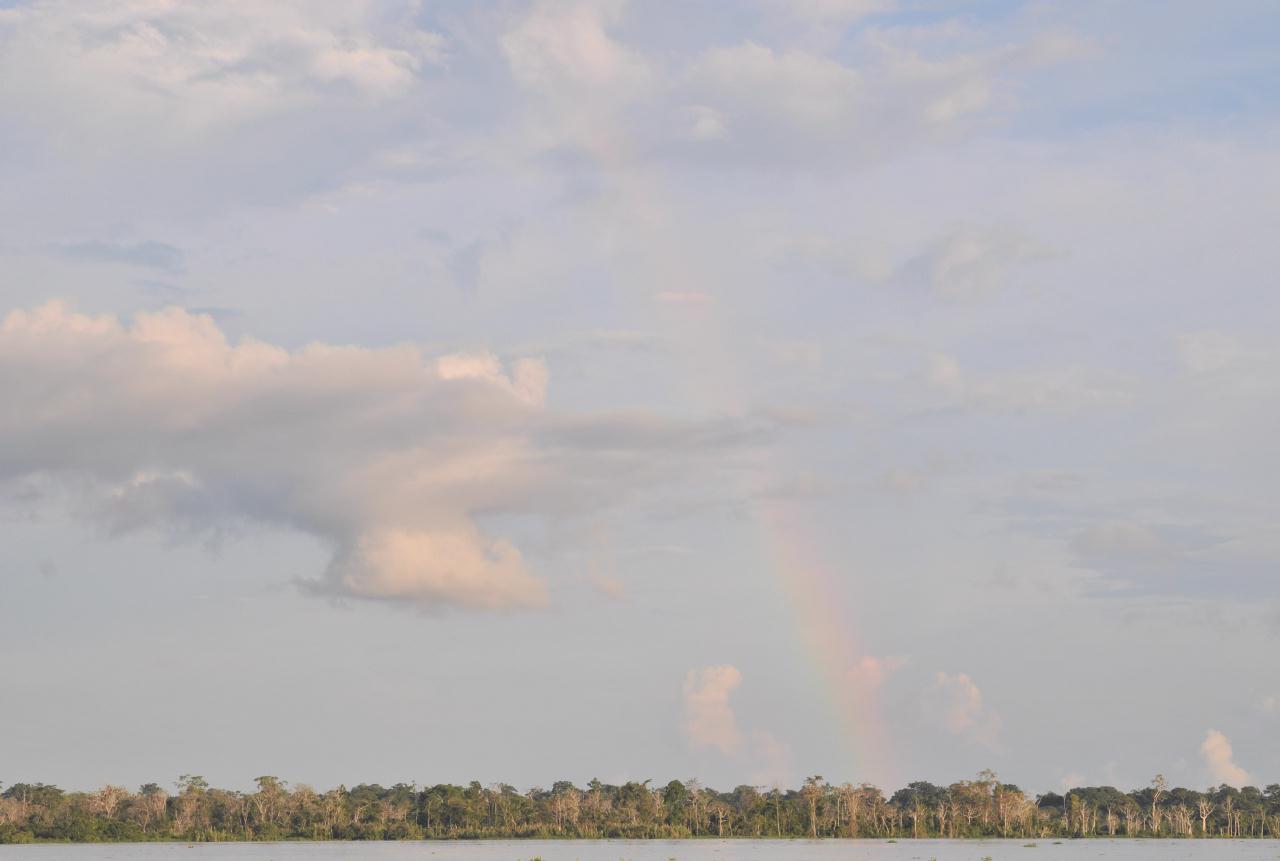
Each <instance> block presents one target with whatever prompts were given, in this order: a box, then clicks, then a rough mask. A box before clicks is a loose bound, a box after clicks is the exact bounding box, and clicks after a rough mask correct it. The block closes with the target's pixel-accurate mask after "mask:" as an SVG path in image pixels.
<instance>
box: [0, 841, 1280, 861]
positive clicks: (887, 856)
mask: <svg viewBox="0 0 1280 861" xmlns="http://www.w3.org/2000/svg"><path fill="white" fill-rule="evenodd" d="M1030 842H1032V841H1026V840H904V841H902V842H900V843H888V842H886V841H883V840H641V841H632V840H478V841H466V842H441V841H437V842H427V843H418V842H410V841H403V842H395V843H343V842H337V841H334V842H327V843H205V844H196V845H187V844H185V843H126V844H112V845H103V844H79V845H59V844H44V845H38V846H0V861H14V859H32V861H124V859H140V861H169V859H184V861H291V859H296V861H301V859H311V858H316V859H326V858H334V859H344V861H345V859H365V858H367V859H370V861H405V859H421V861H531V859H535V858H541V859H542V861H983V859H986V858H990V859H991V861H1085V859H1090V860H1091V859H1098V858H1101V859H1107V861H1181V859H1188V861H1228V859H1230V861H1280V840H1074V841H1071V840H1068V841H1063V842H1061V843H1055V842H1054V841H1052V840H1036V841H1034V843H1035V845H1034V846H1028V845H1026V844H1027V843H1030Z"/></svg>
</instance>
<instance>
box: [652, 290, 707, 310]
mask: <svg viewBox="0 0 1280 861" xmlns="http://www.w3.org/2000/svg"><path fill="white" fill-rule="evenodd" d="M653 298H654V300H655V301H657V302H658V303H660V304H662V305H683V306H687V307H694V308H702V307H706V306H708V305H712V304H714V303H715V297H714V296H712V295H711V294H709V293H699V292H696V291H693V292H679V291H674V290H664V291H662V292H660V293H655V294H654V295H653Z"/></svg>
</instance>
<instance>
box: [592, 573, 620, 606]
mask: <svg viewBox="0 0 1280 861" xmlns="http://www.w3.org/2000/svg"><path fill="white" fill-rule="evenodd" d="M588 580H589V581H590V583H591V585H592V586H594V587H595V589H596V591H597V592H599V593H600V594H601V595H603V596H605V597H606V598H609V599H610V600H613V601H626V600H627V584H626V583H624V582H623V581H621V580H619V579H618V578H617V577H610V576H609V575H607V574H591V575H590V576H589V577H588Z"/></svg>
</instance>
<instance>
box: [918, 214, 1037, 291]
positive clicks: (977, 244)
mask: <svg viewBox="0 0 1280 861" xmlns="http://www.w3.org/2000/svg"><path fill="white" fill-rule="evenodd" d="M1053 256H1054V253H1053V251H1052V249H1050V248H1049V247H1048V246H1046V245H1044V244H1042V243H1040V242H1038V241H1036V240H1035V239H1032V238H1031V237H1029V236H1027V235H1025V234H1023V233H1020V232H1018V231H1016V230H1011V229H1008V228H1000V227H979V226H977V225H972V224H966V225H961V226H959V227H956V228H954V229H952V230H950V231H949V232H947V233H945V234H943V235H942V236H940V237H937V238H936V239H934V240H933V241H932V242H931V243H929V245H928V247H926V249H925V250H924V251H923V252H921V253H920V254H918V255H917V256H915V257H913V258H912V259H910V260H908V261H907V262H906V263H904V264H903V266H902V268H901V269H900V270H899V272H898V273H897V275H896V276H895V279H896V280H902V281H905V282H908V283H923V284H925V285H927V286H928V287H929V288H930V289H931V290H932V291H933V292H934V293H936V294H937V295H939V296H943V297H946V298H950V299H978V298H983V297H986V296H991V295H994V294H995V293H998V292H1000V291H1001V290H1004V289H1005V288H1006V287H1008V286H1009V282H1010V280H1011V273H1013V272H1015V271H1017V269H1018V267H1020V266H1022V265H1025V264H1027V263H1033V262H1038V261H1044V260H1049V259H1052V257H1053Z"/></svg>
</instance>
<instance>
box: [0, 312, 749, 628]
mask: <svg viewBox="0 0 1280 861" xmlns="http://www.w3.org/2000/svg"><path fill="white" fill-rule="evenodd" d="M546 385H547V372H546V368H545V367H544V365H543V364H542V363H541V362H540V361H538V360H536V359H521V360H519V361H515V362H512V363H508V364H504V363H503V362H502V361H500V360H499V359H498V358H497V357H495V356H492V355H488V354H472V355H467V354H457V355H446V356H440V357H436V358H430V357H427V356H425V355H423V353H422V352H421V351H420V350H419V349H418V348H416V347H413V346H397V347H388V348H382V349H363V348H358V347H341V346H330V345H325V344H312V345H309V346H306V347H303V348H301V349H298V350H294V351H288V350H284V349H281V348H279V347H276V346H273V345H270V344H265V343H262V342H259V341H253V340H244V341H242V342H240V343H238V344H231V343H229V342H228V341H227V339H226V338H225V336H224V335H223V333H222V332H221V331H220V330H219V329H218V327H217V326H216V325H215V323H214V322H213V320H212V319H210V318H209V317H205V316H198V315H193V314H190V313H188V312H185V311H182V310H179V309H168V310H165V311H162V312H158V313H149V314H140V315H139V316H138V317H137V318H136V320H135V321H134V322H133V323H132V325H126V324H124V323H122V322H120V321H119V320H117V319H116V318H114V317H110V316H102V317H91V316H87V315H83V314H77V313H74V312H72V311H70V310H68V309H67V308H66V307H65V306H63V305H60V304H56V303H55V304H49V305H45V306H42V307H40V308H37V309H35V310H32V311H14V312H11V313H9V314H8V315H7V316H5V317H4V318H3V322H0V392H3V394H4V397H5V400H6V409H5V411H4V414H3V416H2V417H0V482H5V481H8V482H19V481H21V482H27V483H28V484H29V485H33V486H36V485H38V486H40V487H43V488H44V491H45V492H46V493H50V494H52V493H62V494H65V495H67V496H69V497H71V499H72V502H73V504H74V505H75V506H76V507H77V509H78V510H80V511H81V512H83V513H84V514H85V515H86V516H88V517H90V518H92V519H93V520H94V521H96V522H98V523H100V524H102V525H104V526H105V527H106V528H107V529H109V530H112V531H127V530H131V529H141V528H151V527H160V528H175V527H176V528H185V529H189V530H191V531H193V532H199V531H204V530H208V529H212V528H215V527H217V526H219V525H227V524H240V523H246V522H248V523H263V524H269V525H275V526H283V527H287V528H293V529H299V530H302V531H304V532H307V533H310V534H312V535H315V536H317V537H318V538H320V539H321V540H323V541H324V542H325V543H326V544H328V545H329V546H331V547H332V548H333V552H334V555H333V558H332V560H331V562H330V564H329V565H328V567H327V569H326V570H325V571H324V572H323V574H322V575H320V576H318V577H316V578H314V579H312V580H311V581H309V583H308V584H307V585H308V587H309V589H311V590H312V591H317V592H324V593H329V594H333V595H338V596H347V597H353V598H365V599H377V600H385V601H394V602H400V603H408V604H412V605H416V606H418V607H423V608H436V607H462V608H473V609H486V610H496V609H506V608H518V607H539V606H542V605H545V604H546V603H547V601H548V593H547V587H546V584H545V582H544V580H543V579H542V578H541V577H539V576H537V575H536V574H535V573H533V572H532V571H531V570H530V569H529V566H528V564H527V562H526V560H525V558H524V556H523V555H522V553H521V552H520V550H519V549H518V548H517V547H516V546H515V544H514V543H513V542H512V541H511V540H509V539H507V538H504V537H502V536H495V535H491V534H489V533H488V532H487V531H486V529H485V528H484V527H483V524H482V521H483V518H484V516H485V515H486V514H491V513H497V512H510V513H516V514H521V513H526V514H530V513H532V514H537V513H542V512H546V511H547V510H554V509H557V508H558V509H560V510H569V509H572V508H573V506H574V504H575V503H574V502H573V496H574V494H581V495H582V500H583V503H582V504H584V505H585V500H586V499H588V498H589V499H591V500H592V502H591V503H590V504H591V505H592V506H595V505H601V504H606V503H607V502H608V500H609V499H610V495H611V494H614V493H618V492H621V488H620V486H619V485H615V484H614V479H615V478H616V477H617V475H616V474H615V473H611V472H609V471H608V470H609V469H617V470H619V471H620V472H624V473H627V474H628V475H629V476H630V477H629V478H628V479H627V480H628V481H629V482H630V484H629V485H628V486H629V487H632V488H634V487H636V486H637V485H636V481H637V480H639V481H641V482H643V481H644V479H643V478H642V477H640V476H642V474H643V472H644V470H643V469H639V470H637V467H639V466H640V459H638V458H635V457H634V456H635V455H637V454H638V453H639V452H640V451H641V450H642V449H646V448H648V447H649V446H650V445H651V444H657V445H662V446H664V447H665V448H666V449H667V450H668V451H670V452H671V453H672V454H673V455H674V457H675V458H676V459H677V460H678V459H679V452H680V451H682V450H686V451H687V450H691V448H696V447H698V446H699V444H698V443H696V442H690V440H696V439H697V438H698V437H699V435H700V434H699V431H698V429H697V427H696V423H690V422H684V423H680V424H678V425H677V426H676V429H675V430H674V431H673V430H672V429H671V427H670V425H669V424H668V423H667V422H665V421H664V420H661V419H658V418H654V417H648V416H644V415H635V416H612V417H611V416H602V417H591V416H586V417H581V416H579V417H573V416H560V415H557V414H554V413H552V412H551V411H550V410H548V409H547V407H546V405H545V403H544V394H545V390H546ZM717 421H718V422H719V423H718V424H717V426H716V427H717V431H716V432H717V433H718V434H720V435H719V436H717V437H716V438H717V439H719V440H720V441H721V444H726V445H729V446H730V447H732V446H733V445H734V442H733V439H735V438H736V439H744V437H742V436H738V435H736V434H735V433H734V432H733V431H732V430H731V429H729V428H727V427H725V426H724V425H723V420H717ZM584 422H588V423H590V425H591V433H589V434H585V435H584V434H583V433H582V430H581V429H582V425H583V423H584ZM637 423H639V424H640V426H641V428H642V429H641V431H640V432H639V433H637V432H636V427H635V425H636V424H637ZM726 432H727V433H728V435H727V436H725V435H724V434H725V433H726ZM703 451H704V452H705V451H706V450H705V449H703ZM593 452H604V453H605V454H604V455H603V456H602V457H601V458H600V463H601V464H602V465H601V466H600V468H599V469H597V468H595V467H594V466H593V463H594V462H593V460H592V457H593ZM628 461H630V463H628Z"/></svg>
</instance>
